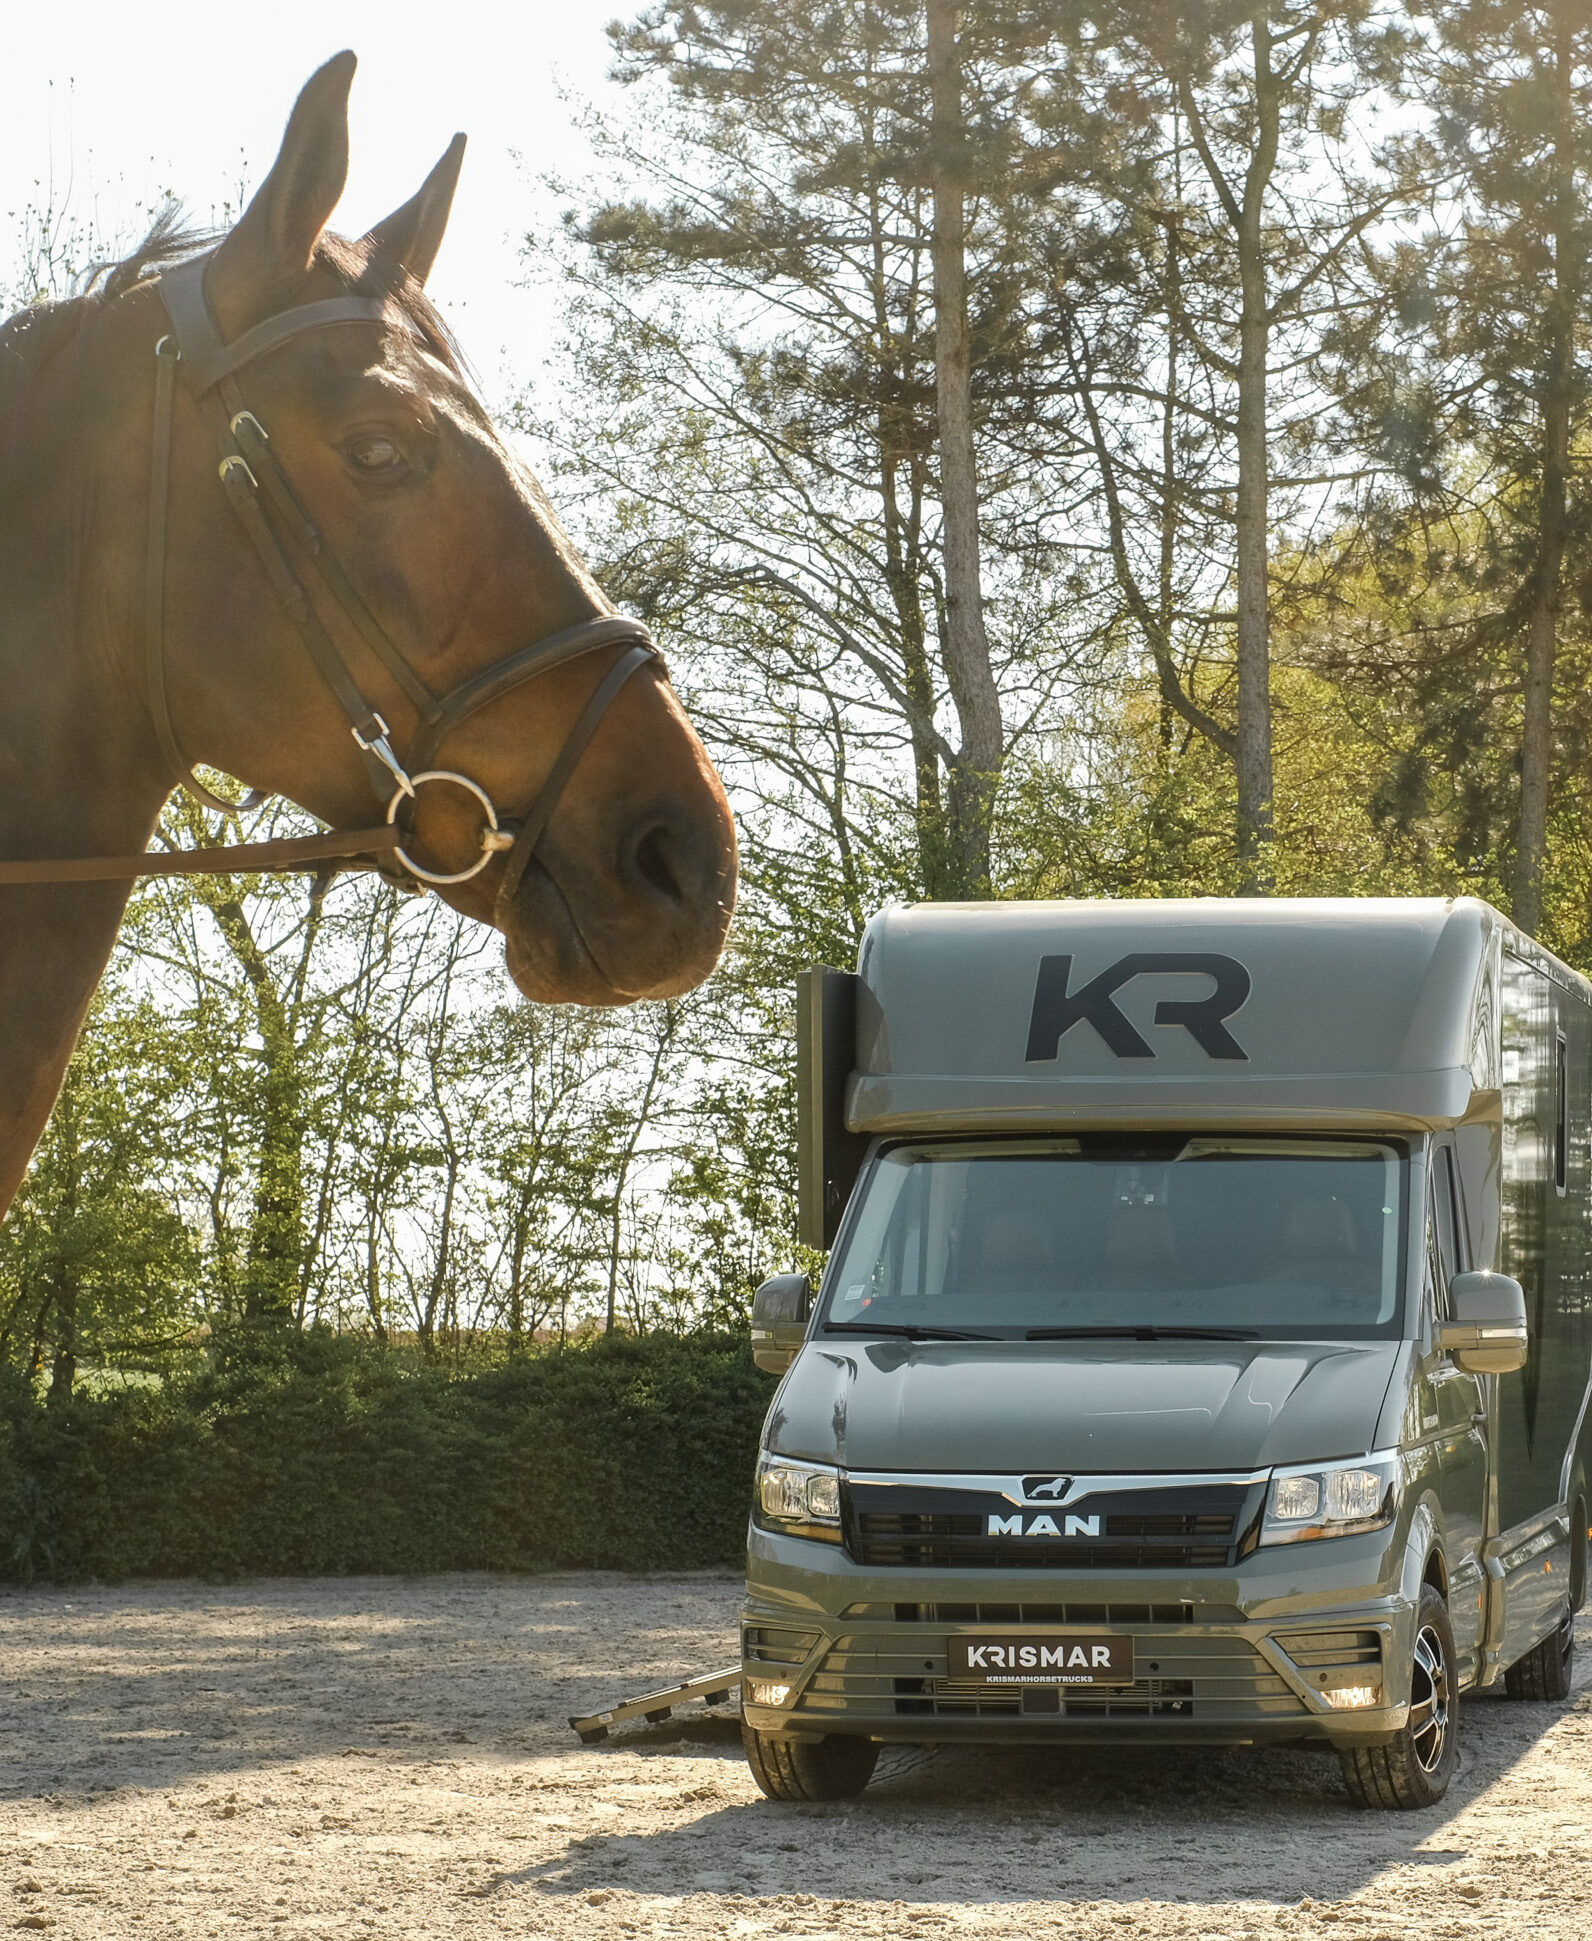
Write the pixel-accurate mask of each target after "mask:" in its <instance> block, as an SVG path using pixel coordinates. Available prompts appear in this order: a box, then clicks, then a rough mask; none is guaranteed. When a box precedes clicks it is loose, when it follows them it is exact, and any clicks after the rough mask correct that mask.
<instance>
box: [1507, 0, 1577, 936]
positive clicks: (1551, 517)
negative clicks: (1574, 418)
mask: <svg viewBox="0 0 1592 1941" xmlns="http://www.w3.org/2000/svg"><path fill="white" fill-rule="evenodd" d="M1554 43H1555V45H1554V74H1553V106H1554V198H1553V200H1554V212H1553V263H1554V315H1553V322H1552V337H1551V342H1550V349H1549V361H1548V384H1547V390H1546V394H1545V396H1544V398H1543V406H1542V478H1541V498H1540V503H1539V506H1538V513H1537V558H1536V563H1535V566H1534V568H1533V571H1532V576H1531V586H1530V593H1529V604H1528V606H1527V610H1526V664H1525V710H1524V719H1523V721H1522V723H1521V732H1520V829H1519V836H1518V840H1517V842H1516V845H1515V874H1514V883H1513V886H1512V893H1511V898H1510V901H1511V906H1512V911H1511V913H1512V915H1513V916H1514V919H1515V922H1516V923H1518V924H1519V925H1520V927H1521V929H1522V930H1525V931H1528V932H1530V933H1531V934H1533V935H1535V934H1536V932H1537V931H1538V930H1539V929H1540V928H1541V925H1542V870H1543V861H1544V858H1545V856H1546V853H1547V844H1548V791H1549V785H1550V782H1551V779H1552V774H1553V670H1554V660H1555V656H1556V652H1557V648H1558V633H1559V608H1560V603H1561V600H1562V597H1563V579H1564V547H1565V526H1566V523H1567V519H1568V513H1569V505H1568V497H1569V494H1568V474H1569V460H1570V414H1571V408H1572V396H1571V393H1572V387H1573V384H1574V376H1575V321H1576V307H1577V306H1576V290H1577V286H1578V284H1579V282H1580V278H1579V277H1578V276H1577V275H1576V274H1575V273H1574V269H1573V266H1572V257H1573V255H1574V253H1575V251H1576V236H1575V225H1576V219H1577V215H1578V211H1577V209H1576V206H1575V161H1574V149H1573V143H1574V138H1575V129H1574V122H1573V114H1574V105H1573V96H1572V92H1571V80H1572V73H1571V70H1572V63H1573V61H1574V58H1575V54H1574V48H1573V45H1572V37H1571V32H1570V29H1569V27H1568V26H1567V25H1566V23H1565V19H1564V15H1563V14H1562V13H1561V14H1560V15H1559V17H1558V19H1557V20H1556V21H1555V28H1554Z"/></svg>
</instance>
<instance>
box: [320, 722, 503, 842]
mask: <svg viewBox="0 0 1592 1941" xmlns="http://www.w3.org/2000/svg"><path fill="white" fill-rule="evenodd" d="M366 726H367V727H371V728H374V729H375V731H376V732H375V733H374V734H373V735H367V734H365V733H364V731H363V730H362V729H360V728H357V727H356V728H350V729H349V731H348V732H349V733H350V734H351V735H352V736H353V737H354V739H355V741H357V742H358V743H359V745H360V747H361V748H363V749H364V751H365V753H366V754H367V755H374V756H375V757H376V759H377V761H379V762H380V763H381V765H382V767H383V768H385V769H387V770H388V771H389V773H390V774H391V776H392V778H393V780H394V781H395V782H396V783H397V784H398V795H395V796H394V797H393V800H394V801H395V802H396V801H397V800H398V797H399V796H403V795H407V796H409V797H411V798H412V797H413V795H414V792H415V785H414V783H413V782H411V781H410V779H409V774H408V771H407V770H406V769H405V767H404V765H403V763H402V762H401V761H399V759H398V757H397V756H396V755H395V754H394V753H393V752H392V743H391V742H390V741H389V740H388V739H387V737H388V736H389V735H390V734H391V733H392V730H391V729H390V728H389V727H388V726H387V724H386V722H385V721H383V720H382V718H381V716H380V715H379V714H373V715H372V716H371V717H370V720H369V721H368V722H367V723H366ZM472 786H473V785H472ZM387 820H388V821H389V822H391V821H392V811H391V810H390V809H389V810H388V811H387ZM495 826H496V825H495V824H494V827H495Z"/></svg>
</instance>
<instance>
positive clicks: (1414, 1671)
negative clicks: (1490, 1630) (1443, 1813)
mask: <svg viewBox="0 0 1592 1941" xmlns="http://www.w3.org/2000/svg"><path fill="white" fill-rule="evenodd" d="M1411 1661H1412V1662H1411V1666H1410V1715H1409V1718H1408V1720H1407V1721H1406V1722H1405V1724H1404V1726H1403V1727H1402V1729H1401V1730H1400V1732H1399V1734H1398V1737H1397V1738H1395V1739H1392V1740H1390V1741H1389V1742H1388V1743H1387V1744H1386V1745H1381V1746H1340V1747H1339V1748H1338V1759H1339V1762H1340V1763H1341V1765H1342V1767H1343V1783H1344V1784H1345V1786H1347V1787H1348V1789H1349V1797H1350V1799H1352V1800H1353V1801H1354V1803H1355V1805H1356V1806H1367V1807H1379V1808H1382V1809H1384V1810H1385V1811H1389V1812H1401V1813H1410V1812H1418V1811H1419V1810H1420V1809H1421V1808H1422V1807H1423V1806H1435V1805H1436V1804H1437V1802H1438V1801H1439V1800H1440V1799H1441V1798H1442V1797H1443V1795H1444V1794H1445V1793H1446V1792H1447V1791H1448V1784H1449V1781H1450V1780H1451V1779H1452V1778H1453V1777H1454V1765H1455V1762H1456V1761H1457V1759H1458V1757H1459V1697H1458V1690H1457V1685H1456V1680H1455V1677H1454V1632H1453V1627H1452V1626H1451V1625H1450V1624H1449V1622H1448V1606H1447V1605H1446V1604H1445V1603H1444V1602H1443V1600H1442V1598H1441V1597H1440V1596H1439V1595H1438V1593H1437V1592H1436V1591H1434V1590H1433V1589H1432V1587H1431V1585H1430V1584H1427V1585H1425V1586H1424V1587H1423V1588H1422V1591H1421V1601H1420V1606H1419V1608H1418V1609H1417V1611H1416V1614H1415V1648H1414V1651H1413V1652H1412V1654H1411Z"/></svg>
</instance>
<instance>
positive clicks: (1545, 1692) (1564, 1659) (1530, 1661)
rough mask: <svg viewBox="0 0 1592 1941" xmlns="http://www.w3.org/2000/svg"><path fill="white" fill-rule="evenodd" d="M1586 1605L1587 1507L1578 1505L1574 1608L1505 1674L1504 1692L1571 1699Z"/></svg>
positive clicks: (1546, 1700) (1541, 1700) (1573, 1539)
mask: <svg viewBox="0 0 1592 1941" xmlns="http://www.w3.org/2000/svg"><path fill="white" fill-rule="evenodd" d="M1585 1602H1586V1508H1585V1505H1584V1504H1581V1503H1577V1504H1576V1506H1575V1508H1574V1510H1573V1511H1572V1512H1571V1523H1570V1609H1569V1611H1568V1613H1567V1614H1566V1616H1565V1619H1564V1622H1563V1623H1562V1624H1560V1625H1559V1626H1558V1627H1557V1628H1556V1629H1555V1630H1553V1631H1550V1632H1549V1633H1548V1635H1547V1637H1545V1638H1544V1639H1543V1640H1542V1642H1541V1643H1540V1644H1537V1645H1533V1646H1532V1648H1531V1650H1530V1651H1528V1652H1527V1653H1526V1655H1525V1657H1524V1658H1521V1659H1519V1660H1517V1661H1516V1662H1515V1663H1514V1664H1512V1665H1511V1666H1510V1667H1509V1669H1508V1670H1507V1671H1506V1672H1505V1673H1504V1690H1505V1691H1506V1692H1507V1693H1508V1694H1509V1696H1510V1697H1511V1698H1523V1699H1526V1700H1528V1701H1535V1702H1536V1703H1538V1704H1555V1703H1557V1702H1558V1700H1560V1699H1563V1698H1568V1697H1569V1696H1570V1678H1571V1674H1572V1673H1573V1671H1574V1669H1575V1614H1576V1612H1577V1611H1579V1610H1580V1608H1581V1606H1582V1605H1583V1604H1584V1603H1585Z"/></svg>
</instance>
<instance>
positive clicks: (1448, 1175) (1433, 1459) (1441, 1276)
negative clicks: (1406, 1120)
mask: <svg viewBox="0 0 1592 1941" xmlns="http://www.w3.org/2000/svg"><path fill="white" fill-rule="evenodd" d="M1430 1158H1431V1164H1430V1167H1429V1169H1428V1191H1427V1202H1426V1271H1425V1288H1424V1291H1423V1296H1422V1306H1423V1313H1422V1317H1421V1330H1422V1337H1423V1354H1422V1359H1421V1365H1420V1374H1419V1377H1418V1383H1419V1395H1418V1404H1419V1408H1420V1414H1421V1441H1422V1445H1423V1451H1424V1454H1425V1458H1426V1460H1425V1464H1424V1465H1423V1466H1424V1467H1425V1468H1426V1471H1427V1474H1428V1475H1429V1477H1430V1479H1431V1482H1432V1484H1433V1487H1434V1488H1435V1490H1436V1493H1437V1496H1438V1500H1439V1501H1440V1502H1441V1503H1442V1506H1443V1518H1444V1522H1445V1524H1446V1526H1447V1532H1448V1571H1449V1587H1448V1603H1449V1615H1450V1619H1451V1621H1452V1623H1453V1627H1454V1642H1455V1644H1456V1646H1457V1647H1458V1651H1459V1657H1460V1665H1461V1673H1460V1675H1461V1677H1462V1678H1464V1679H1465V1680H1466V1681H1467V1682H1468V1681H1469V1679H1470V1678H1472V1677H1474V1676H1475V1674H1476V1672H1477V1671H1479V1669H1480V1664H1481V1658H1480V1653H1481V1645H1482V1639H1483V1632H1484V1629H1485V1616H1486V1571H1485V1566H1484V1564H1483V1561H1482V1545H1483V1543H1484V1541H1485V1539H1486V1535H1487V1506H1488V1481H1489V1476H1488V1468H1489V1460H1490V1453H1489V1419H1488V1402H1489V1395H1488V1386H1487V1378H1486V1377H1485V1376H1481V1375H1469V1374H1467V1373H1466V1372H1465V1371H1464V1369H1462V1368H1458V1367H1456V1366H1455V1364H1454V1363H1453V1362H1452V1361H1451V1360H1450V1359H1449V1357H1448V1356H1447V1355H1446V1354H1442V1353H1440V1352H1439V1351H1438V1350H1437V1348H1436V1347H1435V1345H1434V1334H1435V1324H1436V1323H1437V1322H1438V1321H1441V1320H1446V1319H1447V1318H1448V1284H1449V1282H1450V1281H1451V1280H1452V1279H1453V1277H1454V1275H1455V1274H1457V1273H1461V1272H1464V1271H1465V1270H1466V1269H1468V1268H1469V1267H1470V1265H1471V1263H1470V1260H1469V1259H1468V1258H1467V1257H1466V1255H1467V1251H1468V1250H1467V1248H1466V1243H1465V1227H1464V1222H1463V1221H1462V1220H1461V1219H1460V1217H1459V1202H1458V1183H1457V1179H1456V1173H1455V1166H1454V1154H1453V1149H1452V1147H1451V1146H1450V1145H1449V1144H1448V1143H1447V1142H1446V1141H1444V1140H1439V1141H1436V1142H1434V1144H1433V1147H1432V1151H1431V1155H1430Z"/></svg>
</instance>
